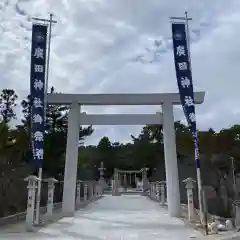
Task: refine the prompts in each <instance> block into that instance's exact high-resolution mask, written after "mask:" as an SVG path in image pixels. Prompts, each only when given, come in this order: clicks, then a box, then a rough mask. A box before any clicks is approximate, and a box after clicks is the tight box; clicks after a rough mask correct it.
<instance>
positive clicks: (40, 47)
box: [30, 24, 47, 168]
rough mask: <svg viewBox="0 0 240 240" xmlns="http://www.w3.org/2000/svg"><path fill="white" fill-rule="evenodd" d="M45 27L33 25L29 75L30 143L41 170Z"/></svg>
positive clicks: (36, 163)
mask: <svg viewBox="0 0 240 240" xmlns="http://www.w3.org/2000/svg"><path fill="white" fill-rule="evenodd" d="M46 47H47V26H45V25H39V24H33V26H32V51H31V73H30V91H31V93H30V96H31V103H30V104H31V137H32V139H31V141H32V150H33V158H34V163H35V165H36V167H38V168H41V167H42V164H43V153H44V131H45V123H44V98H45V68H46Z"/></svg>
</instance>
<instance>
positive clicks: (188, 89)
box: [172, 23, 200, 167]
mask: <svg viewBox="0 0 240 240" xmlns="http://www.w3.org/2000/svg"><path fill="white" fill-rule="evenodd" d="M172 36H173V50H174V60H175V69H176V77H177V83H178V89H179V95H180V100H181V104H182V107H183V111H184V114H185V117H186V119H187V122H188V125H189V128H190V131H191V133H192V136H193V139H194V147H195V158H196V161H197V167H200V163H199V151H198V138H197V129H196V116H195V105H194V93H193V84H192V73H191V66H190V61H189V55H188V46H187V36H186V28H185V24H184V23H173V24H172Z"/></svg>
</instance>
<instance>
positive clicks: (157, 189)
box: [148, 181, 166, 205]
mask: <svg viewBox="0 0 240 240" xmlns="http://www.w3.org/2000/svg"><path fill="white" fill-rule="evenodd" d="M165 187H166V182H165V181H159V182H149V195H148V196H149V197H150V198H151V199H152V200H155V201H159V202H160V203H161V205H165V203H166V193H165V192H166V190H165Z"/></svg>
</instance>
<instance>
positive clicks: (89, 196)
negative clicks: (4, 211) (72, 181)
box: [0, 176, 103, 231]
mask: <svg viewBox="0 0 240 240" xmlns="http://www.w3.org/2000/svg"><path fill="white" fill-rule="evenodd" d="M26 181H28V199H27V210H26V212H21V213H17V214H14V215H10V216H7V217H2V218H0V226H6V225H11V224H16V223H18V222H21V221H22V222H23V221H25V222H26V227H27V230H28V231H32V230H33V227H34V226H37V225H42V224H46V223H48V222H49V221H53V220H58V219H60V218H61V217H62V216H63V215H62V202H55V203H54V202H53V199H54V189H55V186H54V185H55V183H56V182H57V180H55V179H52V178H51V179H46V180H45V182H47V183H48V191H47V192H48V194H47V201H44V203H45V202H46V204H45V206H43V207H40V210H39V218H40V221H39V223H36V222H35V219H36V216H37V211H36V186H37V185H36V183H37V181H39V180H38V179H37V178H36V177H35V176H29V177H28V178H26ZM42 182H43V181H42ZM102 194H103V192H102V188H101V185H100V184H99V183H98V182H96V181H81V180H78V181H77V183H76V199H75V209H76V210H78V209H79V208H81V207H84V206H86V205H87V204H89V203H90V202H92V201H95V200H97V199H99V198H101V197H102Z"/></svg>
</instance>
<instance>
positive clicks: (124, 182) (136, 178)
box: [115, 169, 143, 192]
mask: <svg viewBox="0 0 240 240" xmlns="http://www.w3.org/2000/svg"><path fill="white" fill-rule="evenodd" d="M115 171H117V174H118V181H119V185H120V188H122V189H123V190H124V191H126V192H128V191H129V190H133V189H134V190H138V191H143V188H142V184H141V183H142V179H143V177H142V172H141V170H119V169H116V170H115Z"/></svg>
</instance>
